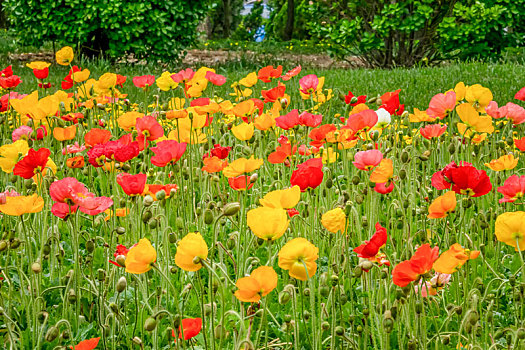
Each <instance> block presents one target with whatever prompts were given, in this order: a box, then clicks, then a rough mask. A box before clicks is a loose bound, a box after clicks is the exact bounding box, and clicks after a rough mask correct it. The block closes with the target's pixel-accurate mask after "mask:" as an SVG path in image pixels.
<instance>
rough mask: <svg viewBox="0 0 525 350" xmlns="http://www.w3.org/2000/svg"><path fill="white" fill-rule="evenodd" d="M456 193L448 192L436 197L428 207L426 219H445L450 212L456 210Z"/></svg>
mask: <svg viewBox="0 0 525 350" xmlns="http://www.w3.org/2000/svg"><path fill="white" fill-rule="evenodd" d="M456 204H457V202H456V192H454V191H449V192H447V193H445V194H444V195H442V196H439V197H437V198H436V199H435V200H434V201H433V202H432V204H430V206H429V207H428V218H429V219H439V218H444V217H446V216H447V215H448V214H449V213H450V212H453V211H454V210H456Z"/></svg>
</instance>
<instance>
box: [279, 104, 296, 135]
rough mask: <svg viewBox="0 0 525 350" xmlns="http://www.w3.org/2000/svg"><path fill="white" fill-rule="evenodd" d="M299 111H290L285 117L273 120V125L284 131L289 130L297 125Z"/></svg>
mask: <svg viewBox="0 0 525 350" xmlns="http://www.w3.org/2000/svg"><path fill="white" fill-rule="evenodd" d="M299 123H300V121H299V110H297V109H292V110H291V111H290V112H288V113H287V114H285V115H282V116H280V117H277V118H275V124H276V125H277V126H278V127H280V128H281V129H284V130H289V129H291V128H293V127H295V126H297V125H299Z"/></svg>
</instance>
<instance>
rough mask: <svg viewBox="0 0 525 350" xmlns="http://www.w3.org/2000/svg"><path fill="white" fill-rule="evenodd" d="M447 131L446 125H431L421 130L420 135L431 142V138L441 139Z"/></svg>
mask: <svg viewBox="0 0 525 350" xmlns="http://www.w3.org/2000/svg"><path fill="white" fill-rule="evenodd" d="M446 130H447V126H446V125H443V126H441V125H440V124H429V125H426V126H425V127H424V128H421V129H419V133H420V134H421V136H423V137H424V138H426V139H427V140H430V139H431V138H435V137H440V136H441V135H443V134H444V133H445V131H446Z"/></svg>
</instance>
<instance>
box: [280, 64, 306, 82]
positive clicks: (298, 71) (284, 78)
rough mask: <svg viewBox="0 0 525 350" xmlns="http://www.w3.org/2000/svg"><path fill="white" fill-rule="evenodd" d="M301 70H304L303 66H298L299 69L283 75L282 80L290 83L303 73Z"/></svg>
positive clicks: (296, 68)
mask: <svg viewBox="0 0 525 350" xmlns="http://www.w3.org/2000/svg"><path fill="white" fill-rule="evenodd" d="M301 69H302V68H301V65H298V66H297V67H295V68H293V69H291V70H289V71H288V72H286V74H284V75H282V76H281V79H282V80H284V81H288V80H290V79H292V78H293V77H295V76H296V75H298V74H299V73H301Z"/></svg>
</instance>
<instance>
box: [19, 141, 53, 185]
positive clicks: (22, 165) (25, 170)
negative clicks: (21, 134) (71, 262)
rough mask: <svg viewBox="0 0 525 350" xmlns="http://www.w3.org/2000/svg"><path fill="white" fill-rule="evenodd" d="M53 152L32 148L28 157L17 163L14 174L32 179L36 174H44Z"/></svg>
mask: <svg viewBox="0 0 525 350" xmlns="http://www.w3.org/2000/svg"><path fill="white" fill-rule="evenodd" d="M50 154H51V151H50V150H49V149H47V148H40V149H39V150H38V151H35V150H34V149H32V148H30V149H29V152H28V153H27V155H26V156H25V157H24V158H22V159H21V160H20V161H19V162H18V163H16V165H15V167H14V168H13V174H15V175H18V176H21V177H23V178H24V179H30V178H32V177H33V176H35V175H36V174H38V173H40V174H42V173H43V172H44V169H45V167H46V164H47V162H48V161H49V155H50Z"/></svg>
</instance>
